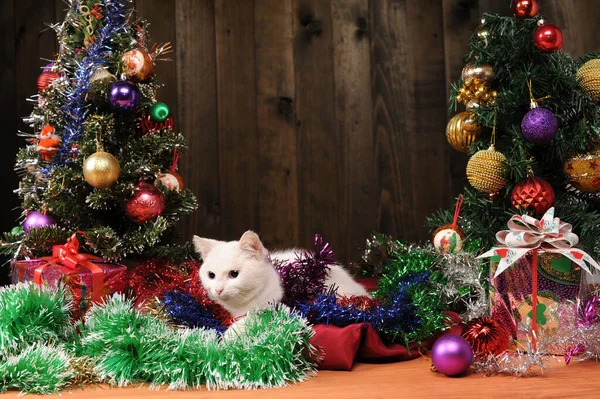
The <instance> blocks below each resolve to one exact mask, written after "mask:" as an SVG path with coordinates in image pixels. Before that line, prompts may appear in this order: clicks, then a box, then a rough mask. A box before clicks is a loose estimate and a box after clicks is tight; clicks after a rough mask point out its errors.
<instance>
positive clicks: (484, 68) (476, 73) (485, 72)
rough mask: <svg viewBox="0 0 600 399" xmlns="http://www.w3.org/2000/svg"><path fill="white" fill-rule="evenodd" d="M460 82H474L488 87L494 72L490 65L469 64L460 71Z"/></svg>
mask: <svg viewBox="0 0 600 399" xmlns="http://www.w3.org/2000/svg"><path fill="white" fill-rule="evenodd" d="M461 76H462V81H463V82H466V81H471V80H473V81H475V82H485V83H486V84H488V85H490V84H491V83H492V79H493V78H494V70H493V69H492V66H491V65H490V64H485V63H483V64H479V65H477V64H475V63H474V62H470V63H468V64H467V65H465V67H464V68H463V70H462V74H461Z"/></svg>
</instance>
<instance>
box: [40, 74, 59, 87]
mask: <svg viewBox="0 0 600 399" xmlns="http://www.w3.org/2000/svg"><path fill="white" fill-rule="evenodd" d="M56 79H60V74H59V73H58V72H53V71H48V72H42V74H41V75H40V77H39V78H38V81H37V87H38V90H39V91H43V90H46V89H47V88H48V87H50V85H51V84H52V83H53V82H54V81H55V80H56Z"/></svg>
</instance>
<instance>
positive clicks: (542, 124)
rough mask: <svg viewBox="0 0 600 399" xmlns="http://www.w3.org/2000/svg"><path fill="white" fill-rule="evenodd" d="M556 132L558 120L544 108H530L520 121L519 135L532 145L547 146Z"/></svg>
mask: <svg viewBox="0 0 600 399" xmlns="http://www.w3.org/2000/svg"><path fill="white" fill-rule="evenodd" d="M557 130H558V119H557V118H556V115H554V113H553V112H552V111H550V110H548V109H546V108H538V107H535V108H532V109H531V110H530V111H529V112H528V113H526V114H525V116H524V117H523V120H522V121H521V133H522V134H523V137H524V138H525V140H527V141H529V142H530V143H533V144H538V145H543V144H549V143H550V142H551V141H552V139H553V138H554V136H556V131H557Z"/></svg>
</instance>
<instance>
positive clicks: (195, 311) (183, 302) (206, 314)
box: [161, 291, 227, 333]
mask: <svg viewBox="0 0 600 399" xmlns="http://www.w3.org/2000/svg"><path fill="white" fill-rule="evenodd" d="M161 305H163V306H164V308H165V310H166V311H167V312H169V314H170V315H171V318H173V320H174V321H175V322H176V323H178V324H181V325H184V326H186V327H190V328H206V329H212V330H216V331H217V332H219V333H223V332H224V331H225V330H227V327H225V326H223V325H222V324H221V321H220V320H219V319H217V318H215V317H214V316H213V315H212V313H211V312H210V311H209V310H208V309H206V308H205V307H203V306H202V304H201V303H200V302H198V301H196V299H194V297H192V296H191V295H188V294H184V293H182V292H179V291H170V292H169V293H167V295H165V299H163V300H162V301H161Z"/></svg>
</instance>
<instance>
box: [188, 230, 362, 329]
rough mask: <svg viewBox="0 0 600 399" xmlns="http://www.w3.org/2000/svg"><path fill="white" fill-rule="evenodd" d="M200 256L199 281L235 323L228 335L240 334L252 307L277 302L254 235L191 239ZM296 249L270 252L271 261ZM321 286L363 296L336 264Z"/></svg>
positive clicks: (273, 276) (272, 275)
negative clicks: (236, 239)
mask: <svg viewBox="0 0 600 399" xmlns="http://www.w3.org/2000/svg"><path fill="white" fill-rule="evenodd" d="M194 245H195V247H196V251H197V252H198V253H199V254H200V255H201V256H202V259H203V264H202V267H201V268H200V281H201V282H202V286H203V287H204V289H205V290H206V292H207V293H208V296H209V298H210V299H212V300H213V301H215V302H217V303H219V304H221V305H222V306H223V307H224V308H225V309H226V310H227V311H228V312H229V313H230V314H231V315H232V316H233V317H234V319H235V320H236V322H235V323H234V325H233V326H232V328H230V329H229V330H228V333H231V332H232V331H237V332H241V331H242V329H243V318H244V317H245V316H246V314H247V313H248V311H249V310H250V309H252V308H265V307H266V306H267V305H269V304H275V303H279V302H281V298H282V297H283V287H282V285H281V279H280V276H279V273H277V271H276V270H275V268H274V267H273V265H272V264H271V263H270V262H269V252H268V251H267V250H266V249H265V247H264V246H263V244H262V242H261V241H260V238H259V237H258V235H257V234H256V233H254V232H252V231H246V232H245V233H244V234H243V235H242V237H241V238H240V240H239V241H229V242H224V241H217V240H213V239H210V238H201V237H198V236H194ZM300 252H301V251H300V250H298V249H290V250H285V251H274V252H272V253H271V254H270V256H271V258H272V259H274V260H283V261H293V260H294V259H295V258H296V253H300ZM329 268H330V271H329V273H328V276H327V278H326V280H325V285H326V286H327V287H328V288H329V287H331V286H335V287H337V293H338V295H345V296H351V295H366V296H368V295H369V294H368V292H367V290H366V289H365V288H364V287H363V286H362V285H360V284H358V283H357V282H356V281H354V280H353V279H352V277H351V276H350V275H349V274H348V272H346V271H345V270H344V268H342V267H341V266H340V265H329Z"/></svg>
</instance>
